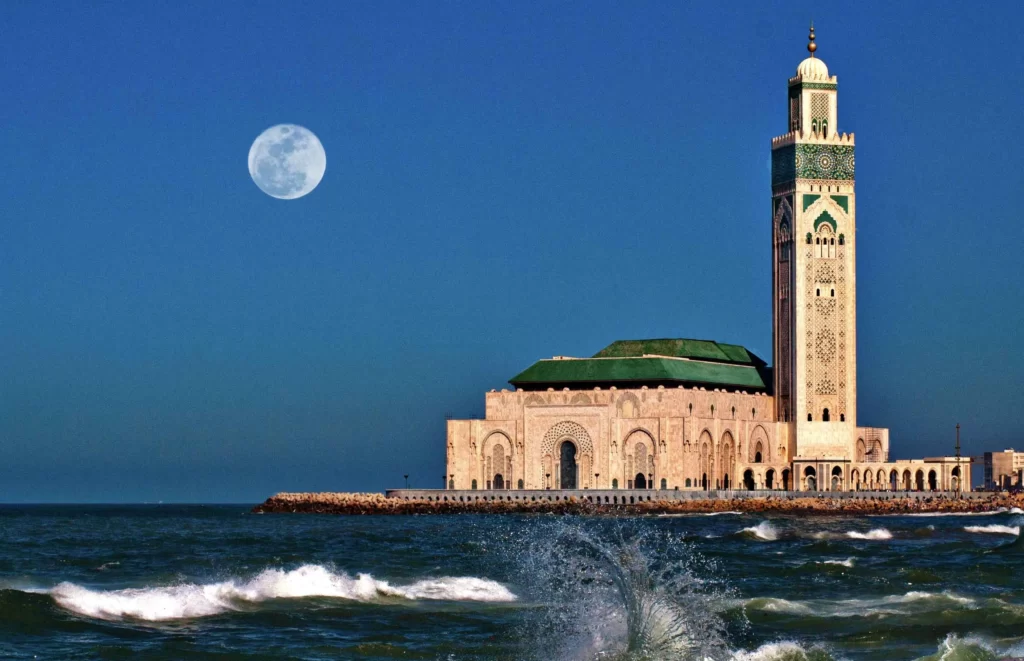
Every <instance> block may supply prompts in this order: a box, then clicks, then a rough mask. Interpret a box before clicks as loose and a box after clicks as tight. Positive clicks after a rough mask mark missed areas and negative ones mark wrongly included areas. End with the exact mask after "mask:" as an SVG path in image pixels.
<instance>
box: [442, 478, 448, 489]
mask: <svg viewBox="0 0 1024 661" xmlns="http://www.w3.org/2000/svg"><path fill="white" fill-rule="evenodd" d="M441 488H442V489H445V490H447V489H448V476H447V475H442V476H441Z"/></svg>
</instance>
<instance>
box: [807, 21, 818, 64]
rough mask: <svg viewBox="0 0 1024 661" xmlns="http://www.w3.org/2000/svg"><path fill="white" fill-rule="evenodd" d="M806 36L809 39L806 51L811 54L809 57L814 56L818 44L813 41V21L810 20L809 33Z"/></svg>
mask: <svg viewBox="0 0 1024 661" xmlns="http://www.w3.org/2000/svg"><path fill="white" fill-rule="evenodd" d="M807 38H808V39H810V42H808V44H807V52H809V53H810V54H811V57H814V51H816V50H818V44H816V43H814V21H811V33H810V34H809V35H807Z"/></svg>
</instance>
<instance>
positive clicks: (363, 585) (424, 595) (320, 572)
mask: <svg viewBox="0 0 1024 661" xmlns="http://www.w3.org/2000/svg"><path fill="white" fill-rule="evenodd" d="M49 594H50V595H51V596H52V597H53V599H54V600H55V601H56V602H57V603H58V604H60V605H61V606H62V607H64V608H66V609H68V610H70V611H74V612H76V613H80V614H82V615H87V616H89V617H97V618H103V619H117V618H123V617H132V618H137V619H140V620H150V621H159V620H174V619H182V618H193V617H207V616H210V615H217V614H219V613H224V612H226V611H231V610H238V609H239V607H242V606H244V604H245V603H257V602H261V601H266V600H269V599H295V598H302V597H331V598H337V599H350V600H355V601H373V600H377V599H381V598H386V597H392V598H400V599H409V600H420V599H432V600H445V601H491V602H503V601H515V600H516V596H515V595H514V594H512V592H510V591H509V590H508V588H506V587H505V586H503V585H501V584H500V583H497V582H495V581H491V580H487V579H482V578H475V577H472V576H467V577H442V578H435V579H425V580H421V581H416V582H415V583H411V584H409V585H405V586H393V585H391V584H390V583H388V582H387V581H381V580H377V579H375V578H373V576H371V575H369V574H359V575H358V576H356V577H355V578H353V577H351V576H349V575H348V574H345V573H335V572H332V571H330V570H329V569H327V568H326V567H323V566H320V565H303V566H301V567H299V568H297V569H293V570H291V571H284V570H280V569H266V570H264V571H262V572H260V573H259V574H258V575H257V576H255V577H254V578H252V579H250V580H248V581H239V580H234V579H232V580H228V581H222V582H219V583H207V584H203V585H200V584H196V583H183V584H179V585H170V586H162V587H146V588H128V589H123V590H91V589H89V588H86V587H83V586H80V585H75V584H74V583H61V584H59V585H57V586H56V587H55V588H53V589H51V590H49Z"/></svg>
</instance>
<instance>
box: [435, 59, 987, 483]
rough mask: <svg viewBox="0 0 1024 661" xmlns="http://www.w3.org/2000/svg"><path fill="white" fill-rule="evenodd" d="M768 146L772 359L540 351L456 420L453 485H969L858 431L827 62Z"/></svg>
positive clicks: (813, 69) (851, 226)
mask: <svg viewBox="0 0 1024 661" xmlns="http://www.w3.org/2000/svg"><path fill="white" fill-rule="evenodd" d="M787 98H788V108H789V129H790V130H789V132H788V133H786V134H785V135H782V136H780V137H778V138H775V139H773V140H772V206H771V210H772V218H771V222H772V244H771V249H772V261H773V271H772V281H773V298H772V317H773V338H774V343H773V356H772V358H773V362H774V365H775V367H774V369H771V368H768V367H767V365H765V363H764V361H761V360H760V359H759V358H757V357H756V356H754V355H753V354H751V353H750V352H748V351H746V350H745V349H743V347H739V346H736V345H724V344H718V343H715V342H708V341H698V340H683V339H676V340H638V341H622V342H617V343H615V344H613V345H610V346H609V347H607V348H606V349H604V350H603V351H601V352H600V353H598V354H597V355H595V356H594V357H593V358H586V359H573V358H565V357H556V358H553V359H551V360H545V361H540V362H538V363H537V364H535V365H534V366H533V367H531V368H530V369H528V370H527V371H525V372H523V373H522V374H520V375H518V376H517V377H515V378H513V379H512V383H513V385H516V386H517V387H516V389H515V390H513V391H509V390H503V391H501V392H495V391H492V392H490V393H488V394H487V396H486V399H487V408H486V416H485V419H484V420H451V421H449V423H448V476H447V483H448V488H451V489H489V488H496V487H497V488H506V489H609V488H611V489H615V488H621V489H633V488H647V489H681V490H682V489H706V490H712V489H755V488H756V489H785V490H811V491H813V490H833V491H835V490H865V489H868V490H905V489H909V490H970V462H969V461H961V460H957V459H956V458H952V457H938V458H934V459H923V460H914V461H900V462H890V461H889V432H888V430H887V429H880V428H869V427H858V426H857V350H856V347H857V337H856V328H857V321H856V305H857V297H856V244H857V241H856V237H857V232H856V211H857V206H856V195H855V191H854V167H855V162H854V148H855V145H854V136H853V135H852V134H849V135H847V134H841V133H839V132H838V131H837V130H836V127H837V125H838V124H837V122H838V81H837V78H836V77H835V76H830V75H829V73H828V68H827V66H825V64H824V62H822V61H821V60H818V59H816V58H814V57H813V53H812V57H810V58H807V59H806V60H804V61H803V62H801V64H800V66H799V68H798V70H797V75H796V76H795V77H793V78H791V79H790V80H789V93H788V97H787Z"/></svg>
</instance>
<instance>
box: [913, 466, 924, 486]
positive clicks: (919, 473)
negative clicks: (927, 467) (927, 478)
mask: <svg viewBox="0 0 1024 661" xmlns="http://www.w3.org/2000/svg"><path fill="white" fill-rule="evenodd" d="M914 477H915V478H916V479H915V480H914V483H915V484H916V485H917V490H918V491H924V471H922V470H918V471H917V475H915V476H914Z"/></svg>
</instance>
